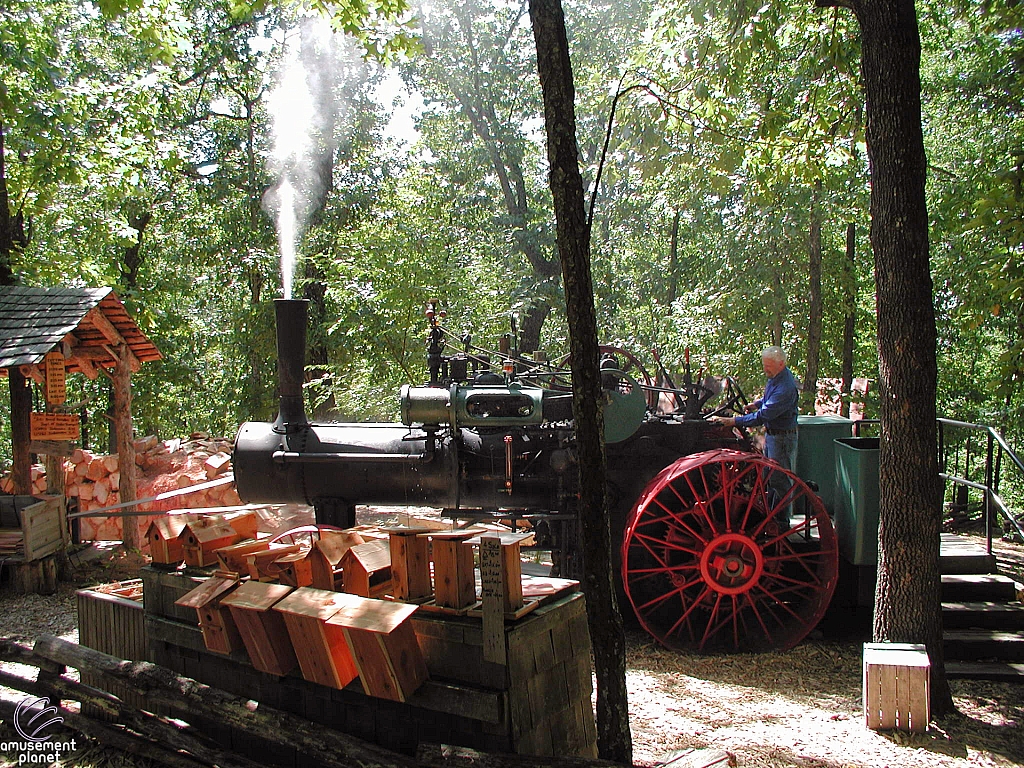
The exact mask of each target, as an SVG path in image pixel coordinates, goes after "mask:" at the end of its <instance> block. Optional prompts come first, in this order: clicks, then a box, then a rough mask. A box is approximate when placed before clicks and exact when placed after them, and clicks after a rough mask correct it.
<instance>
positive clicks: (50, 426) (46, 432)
mask: <svg viewBox="0 0 1024 768" xmlns="http://www.w3.org/2000/svg"><path fill="white" fill-rule="evenodd" d="M79 427H80V425H79V421H78V415H77V414H74V413H33V414H32V418H31V422H30V425H29V434H30V437H31V439H33V440H77V439H78V436H79V433H80V430H79Z"/></svg>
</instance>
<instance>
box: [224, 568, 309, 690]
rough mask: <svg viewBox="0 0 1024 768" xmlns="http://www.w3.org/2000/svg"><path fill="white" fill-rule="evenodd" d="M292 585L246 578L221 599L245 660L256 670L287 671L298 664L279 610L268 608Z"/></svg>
mask: <svg viewBox="0 0 1024 768" xmlns="http://www.w3.org/2000/svg"><path fill="white" fill-rule="evenodd" d="M291 591H292V587H289V586H286V585H284V584H266V583H264V582H261V581H246V582H244V583H243V584H242V585H241V586H240V587H238V588H237V589H235V590H234V591H233V592H231V594H229V595H228V596H227V597H224V598H222V599H221V605H226V606H227V607H228V609H229V610H230V611H231V618H233V619H234V620H235V625H236V626H237V627H238V633H239V634H240V635H241V636H242V644H243V645H244V646H245V650H246V652H247V653H248V654H249V661H250V662H251V663H252V665H253V666H254V667H255V668H256V669H258V670H259V671H260V672H267V673H268V674H271V675H287V674H288V673H289V672H291V671H292V670H293V669H295V667H296V666H297V665H298V663H299V662H298V659H297V658H296V656H295V651H294V649H293V648H292V643H291V639H290V638H289V637H288V628H287V627H286V626H285V623H284V618H283V616H282V614H280V613H278V612H277V611H274V610H272V609H273V607H274V605H276V604H277V603H278V602H279V601H280V600H282V599H284V598H285V597H287V596H288V595H289V594H290V593H291Z"/></svg>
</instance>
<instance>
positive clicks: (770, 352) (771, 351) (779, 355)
mask: <svg viewBox="0 0 1024 768" xmlns="http://www.w3.org/2000/svg"><path fill="white" fill-rule="evenodd" d="M761 359H762V360H775V361H777V362H780V363H782V364H783V365H785V364H786V351H785V350H784V349H783V348H782V347H765V348H764V352H762V353H761Z"/></svg>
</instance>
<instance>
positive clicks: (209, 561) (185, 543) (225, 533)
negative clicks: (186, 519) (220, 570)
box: [178, 519, 243, 568]
mask: <svg viewBox="0 0 1024 768" xmlns="http://www.w3.org/2000/svg"><path fill="white" fill-rule="evenodd" d="M178 538H179V539H180V540H181V546H182V555H183V557H184V559H185V565H189V566H192V567H193V568H205V567H206V566H209V565H216V564H217V555H216V550H218V549H220V548H221V547H226V546H228V545H230V544H235V543H237V542H239V541H241V540H242V538H243V537H242V536H240V535H239V534H238V531H236V530H235V529H234V528H232V527H231V526H230V525H228V524H227V523H225V522H223V521H222V520H219V519H200V520H193V521H192V522H190V523H188V524H187V525H185V527H184V528H183V529H182V531H181V533H180V534H179V535H178Z"/></svg>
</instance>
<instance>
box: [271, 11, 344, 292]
mask: <svg viewBox="0 0 1024 768" xmlns="http://www.w3.org/2000/svg"><path fill="white" fill-rule="evenodd" d="M339 39H340V36H337V35H335V34H334V33H333V31H332V29H331V26H330V23H329V22H328V21H327V20H326V19H322V18H312V17H311V18H306V19H303V20H302V21H301V22H300V24H299V29H298V34H294V33H293V34H291V35H289V36H288V38H287V40H286V45H285V51H284V57H283V61H282V69H281V73H280V76H279V78H278V81H277V84H276V86H275V87H274V89H273V90H272V91H271V92H270V93H269V94H268V96H267V109H268V111H269V113H270V116H271V120H272V124H273V131H274V149H273V152H272V154H271V157H270V162H271V171H272V172H273V173H274V174H275V175H276V176H277V179H278V180H277V183H276V184H275V185H274V187H272V188H271V189H270V190H269V191H268V192H267V194H266V195H265V196H264V199H263V205H264V208H265V209H266V210H267V212H268V213H270V214H271V215H272V216H273V217H274V219H275V221H276V224H277V239H278V247H279V248H280V251H281V279H282V283H283V292H282V293H283V296H284V298H286V299H290V298H291V297H292V283H293V281H294V276H295V261H296V255H297V253H298V247H299V240H300V239H301V237H302V235H303V234H304V233H305V231H306V226H307V225H308V223H309V217H310V214H311V213H312V212H313V211H314V210H315V209H316V207H317V206H318V205H320V204H321V202H322V200H323V196H324V194H326V192H327V190H328V188H329V186H330V181H331V179H330V174H331V169H332V168H333V157H334V151H335V149H336V148H337V141H336V138H335V124H336V122H337V116H338V107H337V103H336V99H335V97H334V83H335V62H336V61H337V57H336V47H337V45H338V40H339Z"/></svg>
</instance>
